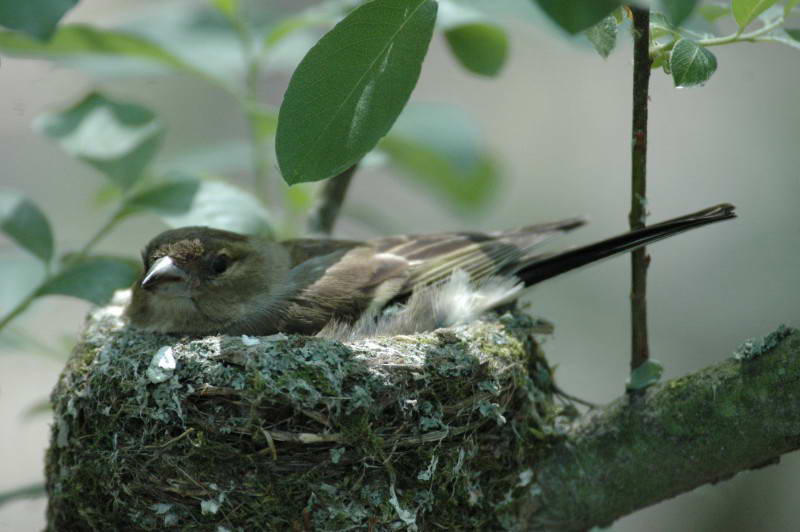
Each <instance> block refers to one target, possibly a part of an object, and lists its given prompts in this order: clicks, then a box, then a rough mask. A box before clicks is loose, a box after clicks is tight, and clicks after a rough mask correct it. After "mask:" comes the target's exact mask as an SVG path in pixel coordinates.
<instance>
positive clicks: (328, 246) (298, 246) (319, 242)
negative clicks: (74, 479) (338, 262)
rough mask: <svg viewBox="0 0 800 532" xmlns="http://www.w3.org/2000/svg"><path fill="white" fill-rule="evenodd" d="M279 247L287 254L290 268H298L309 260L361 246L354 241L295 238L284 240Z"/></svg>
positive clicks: (360, 243)
mask: <svg viewBox="0 0 800 532" xmlns="http://www.w3.org/2000/svg"><path fill="white" fill-rule="evenodd" d="M281 245H282V246H283V247H284V248H286V250H287V251H288V252H289V260H290V265H289V267H290V268H294V267H295V266H299V265H300V264H302V263H304V262H306V261H307V260H309V259H313V258H315V257H322V256H324V255H329V254H330V253H334V252H336V251H342V250H345V251H346V250H350V249H353V248H356V247H358V246H363V245H364V243H363V242H358V241H355V240H335V239H332V238H295V239H291V240H284V241H283V242H281Z"/></svg>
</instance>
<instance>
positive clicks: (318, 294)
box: [284, 245, 409, 332]
mask: <svg viewBox="0 0 800 532" xmlns="http://www.w3.org/2000/svg"><path fill="white" fill-rule="evenodd" d="M408 274H409V263H408V261H406V260H405V259H403V258H402V257H398V256H397V255H392V254H388V253H381V252H379V251H377V250H376V249H375V248H373V247H371V246H369V245H361V246H355V247H350V248H347V247H343V248H340V249H339V250H337V251H333V252H332V253H328V254H327V255H321V256H317V257H313V258H310V259H308V260H306V261H304V262H302V263H301V264H299V265H298V266H296V267H295V268H293V269H292V270H291V271H290V272H289V280H288V285H289V286H290V287H291V293H290V294H288V301H289V304H288V305H286V306H285V308H284V314H285V318H286V321H287V323H291V324H292V326H293V328H294V329H296V331H297V332H304V331H308V332H316V331H317V330H319V329H320V328H321V327H322V326H324V325H325V324H326V323H327V322H328V321H329V320H331V319H336V320H338V321H340V322H343V323H348V322H351V321H353V320H355V319H358V318H359V317H360V316H361V315H362V314H363V313H364V312H369V311H370V310H373V309H379V308H381V307H383V306H384V305H385V304H386V303H387V302H388V301H390V300H391V299H393V298H394V297H395V296H396V295H398V293H399V292H400V291H401V289H402V288H403V287H404V286H405V284H406V282H407V279H408Z"/></svg>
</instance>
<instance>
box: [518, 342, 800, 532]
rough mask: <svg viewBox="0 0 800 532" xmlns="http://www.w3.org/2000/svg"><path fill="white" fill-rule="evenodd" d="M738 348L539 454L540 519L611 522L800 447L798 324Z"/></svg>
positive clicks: (590, 420) (536, 519)
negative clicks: (543, 455) (743, 349)
mask: <svg viewBox="0 0 800 532" xmlns="http://www.w3.org/2000/svg"><path fill="white" fill-rule="evenodd" d="M737 356H738V357H739V358H743V359H741V360H740V359H737V358H732V359H728V360H726V361H724V362H722V363H720V364H717V365H715V366H711V367H709V368H706V369H704V370H701V371H699V372H697V373H693V374H691V375H688V376H686V377H682V378H679V379H675V380H672V381H669V382H665V383H663V384H661V385H659V386H656V387H653V388H650V389H648V390H647V391H646V392H645V393H644V394H643V395H642V396H638V397H630V396H626V397H622V398H620V399H618V400H617V401H615V402H613V403H611V404H610V405H608V406H606V407H604V408H602V409H601V410H599V411H597V412H596V413H594V414H593V415H591V416H589V417H587V418H586V419H584V420H582V421H581V422H580V424H579V425H577V426H576V427H574V428H573V429H572V430H571V431H570V433H569V435H568V436H567V438H566V439H565V440H564V441H562V442H561V443H560V444H559V445H557V446H556V447H555V448H553V449H552V452H551V453H549V455H548V456H547V457H546V458H545V459H544V460H542V461H540V462H538V464H537V466H538V487H539V488H540V489H541V492H540V494H539V495H538V496H536V497H535V498H534V500H533V501H532V505H533V506H534V507H536V506H538V507H540V508H541V509H540V510H539V511H538V512H537V513H535V514H534V515H533V516H532V518H531V519H532V523H533V524H534V525H535V526H534V527H535V528H546V529H563V530H584V529H589V528H591V527H593V526H601V527H603V526H607V525H609V524H610V523H611V522H613V521H614V520H615V519H618V518H619V517H622V516H624V515H628V514H630V513H633V512H635V511H636V510H639V509H641V508H644V507H646V506H650V505H652V504H655V503H657V502H659V501H662V500H665V499H669V498H671V497H674V496H676V495H678V494H680V493H685V492H688V491H691V490H693V489H695V488H697V487H699V486H702V485H703V484H708V483H715V482H718V481H720V480H725V479H727V478H729V477H731V476H733V475H735V474H736V473H737V472H739V471H744V470H747V469H755V468H758V467H761V466H763V465H766V464H772V463H777V461H778V460H779V458H780V456H781V455H782V454H784V453H787V452H789V451H793V450H795V449H798V448H800V331H798V330H796V329H794V330H792V329H788V328H786V327H781V328H780V329H778V331H776V332H774V333H772V334H771V335H769V336H767V338H766V339H765V340H764V341H763V342H762V343H761V345H760V346H756V348H752V346H751V348H750V349H749V351H746V352H744V353H739V354H738V355H737ZM632 402H633V403H635V404H631V403H632Z"/></svg>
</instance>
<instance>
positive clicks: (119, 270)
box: [37, 256, 139, 305]
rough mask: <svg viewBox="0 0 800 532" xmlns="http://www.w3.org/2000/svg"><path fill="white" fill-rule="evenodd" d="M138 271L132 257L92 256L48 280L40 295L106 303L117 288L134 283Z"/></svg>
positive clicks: (99, 303) (38, 293)
mask: <svg viewBox="0 0 800 532" xmlns="http://www.w3.org/2000/svg"><path fill="white" fill-rule="evenodd" d="M138 272H139V267H138V265H137V264H136V263H135V262H134V261H132V260H130V259H123V258H119V257H99V256H98V257H88V258H86V259H84V260H82V261H80V262H78V263H76V264H71V265H69V266H67V267H66V268H65V269H64V270H63V271H61V272H59V273H58V274H57V275H55V276H54V277H53V278H52V279H50V280H49V281H48V282H47V283H45V284H44V285H43V286H42V287H41V288H40V289H39V291H38V292H37V295H39V296H46V295H64V296H72V297H77V298H80V299H84V300H86V301H90V302H92V303H94V304H96V305H102V304H104V303H106V302H107V301H108V300H109V299H111V296H112V295H113V294H114V291H115V290H118V289H120V288H126V287H128V286H130V285H131V284H132V283H133V281H134V280H135V279H136V275H137V274H138Z"/></svg>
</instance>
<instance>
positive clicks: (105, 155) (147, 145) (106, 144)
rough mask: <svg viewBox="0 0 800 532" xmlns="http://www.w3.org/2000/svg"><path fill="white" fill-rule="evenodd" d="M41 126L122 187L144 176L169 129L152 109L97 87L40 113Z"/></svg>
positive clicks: (74, 153) (73, 153)
mask: <svg viewBox="0 0 800 532" xmlns="http://www.w3.org/2000/svg"><path fill="white" fill-rule="evenodd" d="M36 126H37V128H38V129H39V130H40V131H41V132H43V133H44V134H45V135H47V136H48V137H51V138H53V139H55V140H57V141H58V142H59V144H60V145H61V147H62V148H63V149H64V151H66V152H67V153H69V154H70V155H72V156H74V157H77V158H78V159H80V160H82V161H84V162H86V163H88V164H90V165H92V166H93V167H95V168H96V169H97V170H99V171H100V172H102V173H103V174H105V175H106V177H108V178H109V179H110V180H111V181H113V182H114V183H115V184H116V185H117V186H119V187H121V188H123V189H126V188H128V187H130V186H131V185H132V184H133V183H135V182H136V181H137V180H138V179H139V178H140V177H141V176H142V172H143V171H144V169H145V168H146V167H147V165H148V164H149V163H150V160H151V159H152V158H153V156H154V155H155V153H156V151H158V148H159V146H160V144H161V137H162V133H163V130H164V128H163V126H162V124H161V121H160V120H159V119H158V118H157V117H156V115H155V113H153V112H152V111H150V110H149V109H146V108H144V107H141V106H139V105H136V104H130V103H123V102H118V101H115V100H111V99H108V98H106V97H105V96H103V95H102V94H99V93H96V92H94V93H91V94H89V95H88V96H86V97H85V98H84V99H83V100H81V101H80V102H78V103H77V104H75V105H73V106H72V107H70V108H68V109H65V110H63V111H59V112H55V113H48V114H46V115H43V116H41V117H40V118H39V120H38V121H37V124H36Z"/></svg>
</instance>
